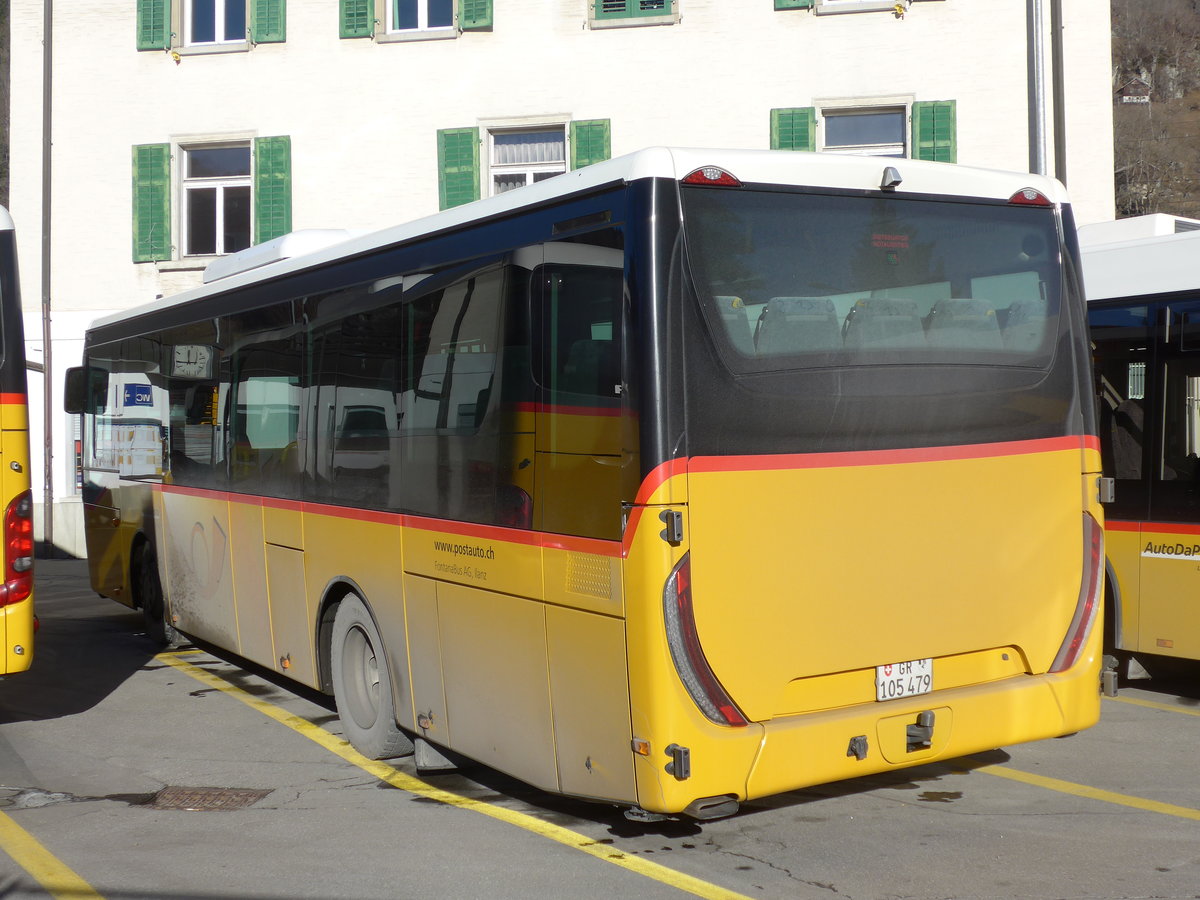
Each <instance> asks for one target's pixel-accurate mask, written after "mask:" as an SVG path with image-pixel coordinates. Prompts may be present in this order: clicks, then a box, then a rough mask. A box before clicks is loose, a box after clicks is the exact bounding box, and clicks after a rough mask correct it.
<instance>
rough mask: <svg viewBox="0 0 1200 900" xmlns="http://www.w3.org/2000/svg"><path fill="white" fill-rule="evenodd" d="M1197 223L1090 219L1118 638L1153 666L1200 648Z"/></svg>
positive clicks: (1087, 257)
mask: <svg viewBox="0 0 1200 900" xmlns="http://www.w3.org/2000/svg"><path fill="white" fill-rule="evenodd" d="M1176 228H1180V229H1181V230H1180V231H1179V232H1178V233H1177V232H1176ZM1197 229H1200V222H1192V221H1190V220H1183V219H1180V220H1177V219H1175V218H1174V217H1172V216H1165V215H1157V216H1141V217H1137V218H1132V219H1123V220H1121V221H1118V222H1107V223H1102V224H1097V225H1089V226H1085V227H1084V228H1081V229H1080V231H1079V239H1080V244H1081V246H1082V251H1083V253H1082V257H1083V268H1084V275H1085V277H1086V281H1087V295H1088V318H1089V321H1090V323H1091V330H1092V340H1093V342H1094V345H1095V356H1096V383H1097V390H1098V393H1099V397H1100V424H1101V430H1100V434H1101V444H1102V448H1103V454H1104V469H1105V472H1106V474H1108V475H1110V476H1111V477H1113V479H1114V480H1115V490H1114V492H1113V498H1112V501H1111V502H1110V503H1108V504H1107V516H1108V523H1107V529H1108V545H1107V551H1108V579H1107V581H1108V589H1107V599H1106V602H1107V604H1108V607H1109V609H1108V613H1107V617H1106V623H1107V627H1106V632H1107V637H1108V646H1109V648H1110V649H1112V650H1114V651H1116V652H1117V654H1118V656H1121V657H1126V656H1128V655H1129V654H1136V656H1137V659H1138V660H1139V661H1141V662H1142V663H1144V664H1145V666H1146V667H1147V668H1150V669H1151V670H1153V668H1154V664H1155V663H1156V662H1160V663H1161V662H1163V661H1164V660H1165V658H1174V659H1189V660H1200V604H1197V602H1196V598H1197V596H1198V593H1197V591H1198V589H1200V274H1198V272H1197V268H1198V263H1200V230H1197ZM1124 661H1125V660H1124V659H1122V662H1124Z"/></svg>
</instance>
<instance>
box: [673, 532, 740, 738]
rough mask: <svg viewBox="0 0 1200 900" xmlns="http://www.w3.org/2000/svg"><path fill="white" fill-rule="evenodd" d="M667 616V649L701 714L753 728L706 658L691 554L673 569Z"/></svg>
mask: <svg viewBox="0 0 1200 900" xmlns="http://www.w3.org/2000/svg"><path fill="white" fill-rule="evenodd" d="M663 615H664V617H665V619H666V624H667V646H669V647H670V648H671V659H672V660H673V661H674V663H675V670H676V671H677V672H679V678H680V680H681V681H682V682H683V685H684V687H686V688H687V691H688V693H689V694H691V695H692V699H693V700H694V701H695V702H696V705H697V706H698V707H700V710H701V712H703V713H704V714H705V715H706V716H708V717H709V718H710V719H712V720H713V721H714V722H716V723H717V724H718V725H749V724H750V723H749V721H748V720H747V719H746V717H745V716H744V715H743V714H742V711H741V710H740V709H738V708H737V706H736V705H735V704H734V702H733V700H732V698H730V696H729V695H728V694H727V693H725V689H724V688H723V687H721V683H720V682H719V681H717V676H716V675H715V674H714V673H713V670H712V668H711V667H710V666H709V665H708V660H707V659H705V658H704V650H703V649H701V647H700V637H699V635H698V634H697V633H696V617H695V615H694V614H693V612H692V563H691V554H690V553H685V554H684V556H683V559H681V560H680V561H679V564H678V565H676V566H675V568H674V569H672V570H671V574H670V576H669V577H668V578H667V584H666V586H665V587H664V588H663Z"/></svg>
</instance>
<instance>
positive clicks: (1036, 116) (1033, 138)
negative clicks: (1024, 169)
mask: <svg viewBox="0 0 1200 900" xmlns="http://www.w3.org/2000/svg"><path fill="white" fill-rule="evenodd" d="M1042 21H1043V12H1042V0H1028V3H1027V6H1026V17H1025V30H1026V36H1027V38H1028V53H1029V171H1030V172H1032V173H1033V174H1035V175H1045V174H1046V50H1045V42H1044V40H1043V31H1042Z"/></svg>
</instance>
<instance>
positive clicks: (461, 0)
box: [458, 0, 492, 31]
mask: <svg viewBox="0 0 1200 900" xmlns="http://www.w3.org/2000/svg"><path fill="white" fill-rule="evenodd" d="M458 27H459V29H460V30H462V31H491V30H492V0H458Z"/></svg>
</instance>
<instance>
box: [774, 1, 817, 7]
mask: <svg viewBox="0 0 1200 900" xmlns="http://www.w3.org/2000/svg"><path fill="white" fill-rule="evenodd" d="M812 5H813V0H775V8H776V9H812Z"/></svg>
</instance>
